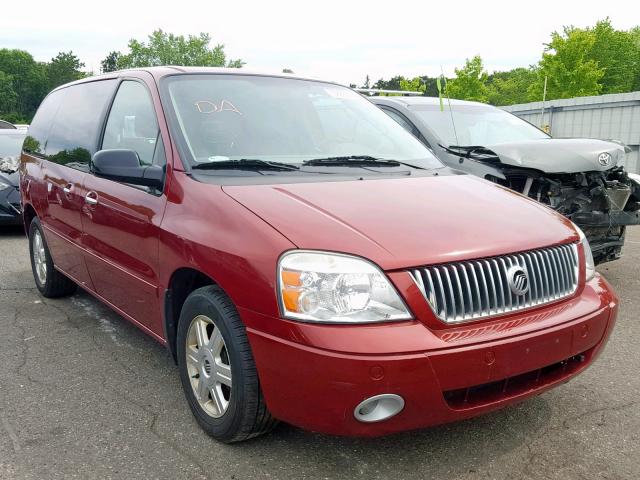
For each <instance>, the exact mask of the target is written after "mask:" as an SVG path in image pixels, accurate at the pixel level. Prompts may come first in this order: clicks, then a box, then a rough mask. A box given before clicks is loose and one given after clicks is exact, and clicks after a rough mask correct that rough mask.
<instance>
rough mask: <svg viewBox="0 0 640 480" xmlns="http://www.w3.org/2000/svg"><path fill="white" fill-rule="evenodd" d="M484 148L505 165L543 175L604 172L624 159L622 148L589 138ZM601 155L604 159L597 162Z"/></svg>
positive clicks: (541, 140) (559, 139)
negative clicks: (543, 173) (532, 169)
mask: <svg viewBox="0 0 640 480" xmlns="http://www.w3.org/2000/svg"><path fill="white" fill-rule="evenodd" d="M485 147H486V148H488V149H489V150H492V151H493V152H494V153H495V154H496V155H498V157H499V158H500V162H501V163H503V164H505V165H511V166H514V167H524V168H534V169H536V170H541V171H543V172H546V173H578V172H593V171H600V172H603V171H606V170H609V169H611V168H613V167H615V166H616V165H618V164H619V163H620V162H622V160H623V158H624V146H622V145H620V144H617V143H614V142H607V141H604V140H593V139H588V138H545V139H539V140H527V141H522V142H510V143H500V144H496V145H485ZM602 154H605V155H604V158H602V159H601V160H602V161H600V160H599V158H600V155H602ZM606 154H609V157H607V156H606ZM607 159H608V162H605V160H607Z"/></svg>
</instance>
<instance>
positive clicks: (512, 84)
mask: <svg viewBox="0 0 640 480" xmlns="http://www.w3.org/2000/svg"><path fill="white" fill-rule="evenodd" d="M537 78H538V75H537V72H536V69H535V68H534V67H529V68H523V67H520V68H514V69H513V70H508V71H506V72H494V73H492V74H491V75H489V77H488V79H487V89H488V98H487V100H488V102H489V103H490V104H492V105H513V104H516V103H527V102H531V101H534V100H537V99H536V98H533V97H532V96H531V95H530V94H529V87H530V86H531V85H533V84H534V83H535V82H536V81H537Z"/></svg>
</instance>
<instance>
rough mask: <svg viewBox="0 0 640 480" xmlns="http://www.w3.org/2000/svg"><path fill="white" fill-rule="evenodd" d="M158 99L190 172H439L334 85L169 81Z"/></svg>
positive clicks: (368, 107) (425, 154) (402, 134)
mask: <svg viewBox="0 0 640 480" xmlns="http://www.w3.org/2000/svg"><path fill="white" fill-rule="evenodd" d="M163 95H164V96H165V104H169V105H171V107H172V111H171V112H170V115H169V117H170V121H171V122H172V124H173V125H172V126H173V128H174V130H175V131H177V132H178V136H179V137H181V140H182V142H181V143H182V144H183V145H182V146H183V147H184V148H182V150H183V154H185V155H186V156H188V157H190V161H191V163H192V165H193V166H201V165H202V164H205V163H214V162H226V164H228V161H229V160H241V159H245V160H246V159H259V160H265V161H270V162H279V163H285V164H297V165H302V164H303V162H304V161H305V160H317V159H323V158H331V157H347V156H358V157H362V156H367V157H373V158H374V159H381V160H396V161H407V162H409V163H410V164H412V165H416V166H418V167H420V168H439V167H442V164H441V163H440V162H439V161H438V160H437V159H436V158H435V157H434V156H433V155H432V154H431V153H430V152H429V151H428V150H427V149H426V148H425V147H424V146H423V145H422V144H421V143H420V142H419V141H418V140H416V139H415V138H414V137H413V136H412V135H411V134H409V133H408V132H406V131H405V130H404V129H403V128H402V127H400V126H399V125H397V124H396V122H394V121H393V120H392V119H390V118H389V117H388V116H387V115H386V114H385V113H384V112H382V111H381V110H380V109H378V108H377V107H376V106H375V105H373V104H371V103H370V102H369V101H367V100H366V99H364V98H363V97H361V96H360V95H359V94H357V93H355V92H353V91H352V90H350V89H348V88H345V87H341V86H338V85H333V84H328V83H322V82H314V81H307V80H299V79H289V78H276V77H266V76H255V75H228V74H223V75H215V74H211V75H209V74H207V75H201V74H196V75H176V76H171V77H167V79H166V80H165V81H164V82H163ZM354 164H355V163H354ZM324 167H325V168H326V167H328V165H326V164H325V165H324Z"/></svg>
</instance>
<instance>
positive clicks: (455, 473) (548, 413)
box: [0, 228, 640, 480]
mask: <svg viewBox="0 0 640 480" xmlns="http://www.w3.org/2000/svg"><path fill="white" fill-rule="evenodd" d="M27 251H28V246H27V241H26V239H25V238H24V237H23V235H22V232H21V231H20V230H0V479H3V480H4V479H11V480H13V479H57V478H80V479H93V478H114V479H115V478H118V479H120V478H122V479H132V478H144V479H154V478H158V479H179V478H208V479H239V480H240V479H251V478H260V479H263V478H271V479H280V478H282V479H304V478H320V479H323V478H326V479H338V478H345V479H358V478H363V479H378V478H391V479H414V478H434V479H562V480H571V479H596V478H598V479H607V480H613V479H638V478H640V400H639V399H638V395H639V394H640V374H639V372H640V341H639V340H640V228H634V229H631V232H630V234H629V235H628V239H627V245H626V247H625V250H624V257H623V259H621V260H618V261H616V262H612V263H609V264H606V265H603V266H601V267H600V268H599V270H600V272H601V273H603V274H604V275H605V276H606V277H607V278H608V279H609V281H610V282H611V283H612V284H613V285H614V287H615V288H616V290H617V291H618V293H619V295H620V297H621V308H620V314H619V317H618V323H617V326H616V329H615V331H614V333H613V335H612V337H611V340H610V341H609V344H608V345H607V347H606V349H605V351H604V353H603V354H602V355H601V356H600V358H599V359H598V360H597V361H596V363H595V364H594V365H593V366H592V367H591V368H590V369H588V370H587V371H586V372H585V373H584V374H582V375H580V376H578V377H577V378H575V379H574V380H572V381H571V382H569V383H568V384H566V385H563V386H561V387H559V388H556V389H554V390H552V391H550V392H547V393H545V394H543V395H541V396H539V397H535V398H533V399H530V400H528V401H526V402H524V403H522V404H519V405H517V406H513V407H510V408H507V409H505V410H502V411H499V412H496V413H492V414H489V415H486V416H483V417H479V418H475V419H472V420H468V421H464V422H461V423H457V424H450V425H445V426H440V427H436V428H432V429H428V430H421V431H414V432H408V433H402V434H398V435H393V436H390V437H384V438H377V439H357V438H355V439H354V438H340V437H332V436H326V435H320V434H316V433H310V432H305V431H302V430H300V429H297V428H294V427H291V426H288V425H282V424H281V425H280V426H279V427H277V428H276V429H275V430H274V431H273V432H272V433H270V434H269V435H266V436H263V437H260V438H257V439H254V440H252V441H249V442H245V443H240V444H236V445H231V446H228V445H222V444H219V443H217V442H215V441H214V440H212V439H211V438H209V437H208V436H207V435H206V434H204V433H203V432H202V431H201V430H200V428H199V427H198V425H197V424H196V422H195V421H194V419H193V418H192V416H191V413H190V411H189V409H188V407H187V404H186V401H185V399H184V397H183V394H182V390H181V387H180V382H179V379H178V373H177V368H176V367H175V365H174V364H173V362H172V360H171V359H170V358H169V356H168V354H167V352H166V350H165V349H164V347H162V346H160V345H159V344H157V343H156V342H155V341H154V340H152V339H151V338H149V337H147V336H145V335H144V334H143V333H142V332H141V331H139V330H138V329H136V328H135V327H134V326H132V325H131V324H130V323H128V322H127V321H125V320H124V319H122V318H121V317H119V316H118V315H117V314H115V313H113V312H112V311H110V310H109V309H108V308H106V307H104V306H103V305H101V304H100V303H99V302H97V301H96V300H94V299H93V298H92V297H90V296H89V295H88V294H86V293H84V292H80V293H77V294H76V295H74V296H73V297H70V298H65V299H61V300H48V299H45V298H43V297H41V296H40V295H39V294H38V291H37V290H36V289H35V288H34V284H33V279H32V276H31V270H30V266H29V260H28V253H27Z"/></svg>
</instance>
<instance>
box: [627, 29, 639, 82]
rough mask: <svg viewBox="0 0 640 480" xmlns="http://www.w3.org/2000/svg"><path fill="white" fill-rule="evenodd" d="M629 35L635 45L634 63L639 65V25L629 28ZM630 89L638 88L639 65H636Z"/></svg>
mask: <svg viewBox="0 0 640 480" xmlns="http://www.w3.org/2000/svg"><path fill="white" fill-rule="evenodd" d="M629 35H631V39H632V40H633V44H634V46H635V51H636V54H635V58H636V65H640V26H638V27H635V28H632V29H631V30H629ZM631 90H632V91H635V90H640V67H636V74H635V78H634V80H633V86H632V87H631Z"/></svg>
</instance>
